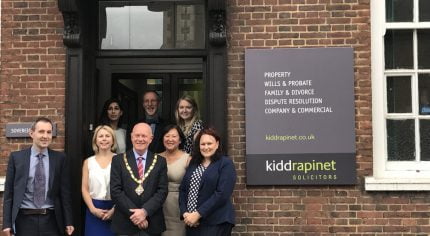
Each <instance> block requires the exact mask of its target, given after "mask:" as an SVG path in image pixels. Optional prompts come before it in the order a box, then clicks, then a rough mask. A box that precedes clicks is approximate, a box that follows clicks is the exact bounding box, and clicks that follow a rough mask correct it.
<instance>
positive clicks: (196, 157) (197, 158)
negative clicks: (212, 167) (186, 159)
mask: <svg viewBox="0 0 430 236" xmlns="http://www.w3.org/2000/svg"><path fill="white" fill-rule="evenodd" d="M204 134H206V135H210V136H212V137H214V138H215V141H217V142H218V143H219V145H218V149H217V150H216V151H215V153H214V155H213V156H211V162H215V161H217V160H219V159H220V158H221V156H222V146H221V138H220V136H219V135H218V133H217V132H216V130H215V129H214V128H205V129H203V130H201V131H200V132H199V133H198V135H197V137H196V140H194V149H193V155H192V159H191V163H190V164H196V165H199V164H201V163H202V162H203V159H204V157H203V156H202V153H201V152H200V139H201V138H202V136H203V135H204Z"/></svg>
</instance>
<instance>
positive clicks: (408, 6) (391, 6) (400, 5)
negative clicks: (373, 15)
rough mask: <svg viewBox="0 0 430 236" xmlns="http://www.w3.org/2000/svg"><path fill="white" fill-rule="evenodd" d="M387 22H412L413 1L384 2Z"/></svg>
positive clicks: (388, 0)
mask: <svg viewBox="0 0 430 236" xmlns="http://www.w3.org/2000/svg"><path fill="white" fill-rule="evenodd" d="M385 4H386V14H385V15H386V17H387V19H386V20H387V22H411V21H413V18H414V17H413V6H414V2H413V0H385Z"/></svg>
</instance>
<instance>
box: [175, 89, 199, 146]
mask: <svg viewBox="0 0 430 236" xmlns="http://www.w3.org/2000/svg"><path fill="white" fill-rule="evenodd" d="M175 118H176V124H177V125H178V126H179V127H180V128H181V130H182V132H183V133H184V135H185V144H184V151H185V152H187V153H190V154H191V153H192V150H193V143H194V138H195V137H196V135H197V133H198V132H199V131H200V130H202V129H203V122H202V121H201V120H200V119H199V109H198V107H197V103H196V101H195V100H194V98H193V97H191V96H189V95H184V96H182V97H181V98H179V100H178V102H177V103H176V109H175Z"/></svg>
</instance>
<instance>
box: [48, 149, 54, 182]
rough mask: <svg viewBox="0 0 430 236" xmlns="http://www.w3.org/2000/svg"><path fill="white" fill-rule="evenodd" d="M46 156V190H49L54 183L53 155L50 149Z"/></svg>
mask: <svg viewBox="0 0 430 236" xmlns="http://www.w3.org/2000/svg"><path fill="white" fill-rule="evenodd" d="M48 155H49V188H48V190H49V189H51V188H52V185H53V183H54V177H55V176H54V175H55V168H56V165H55V154H54V153H53V152H52V151H51V150H50V149H48Z"/></svg>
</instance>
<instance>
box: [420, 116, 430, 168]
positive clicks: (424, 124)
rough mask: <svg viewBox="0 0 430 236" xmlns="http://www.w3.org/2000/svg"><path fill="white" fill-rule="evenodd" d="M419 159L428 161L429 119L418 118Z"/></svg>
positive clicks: (429, 154)
mask: <svg viewBox="0 0 430 236" xmlns="http://www.w3.org/2000/svg"><path fill="white" fill-rule="evenodd" d="M420 139H421V143H420V146H421V160H422V161H430V120H420Z"/></svg>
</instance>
